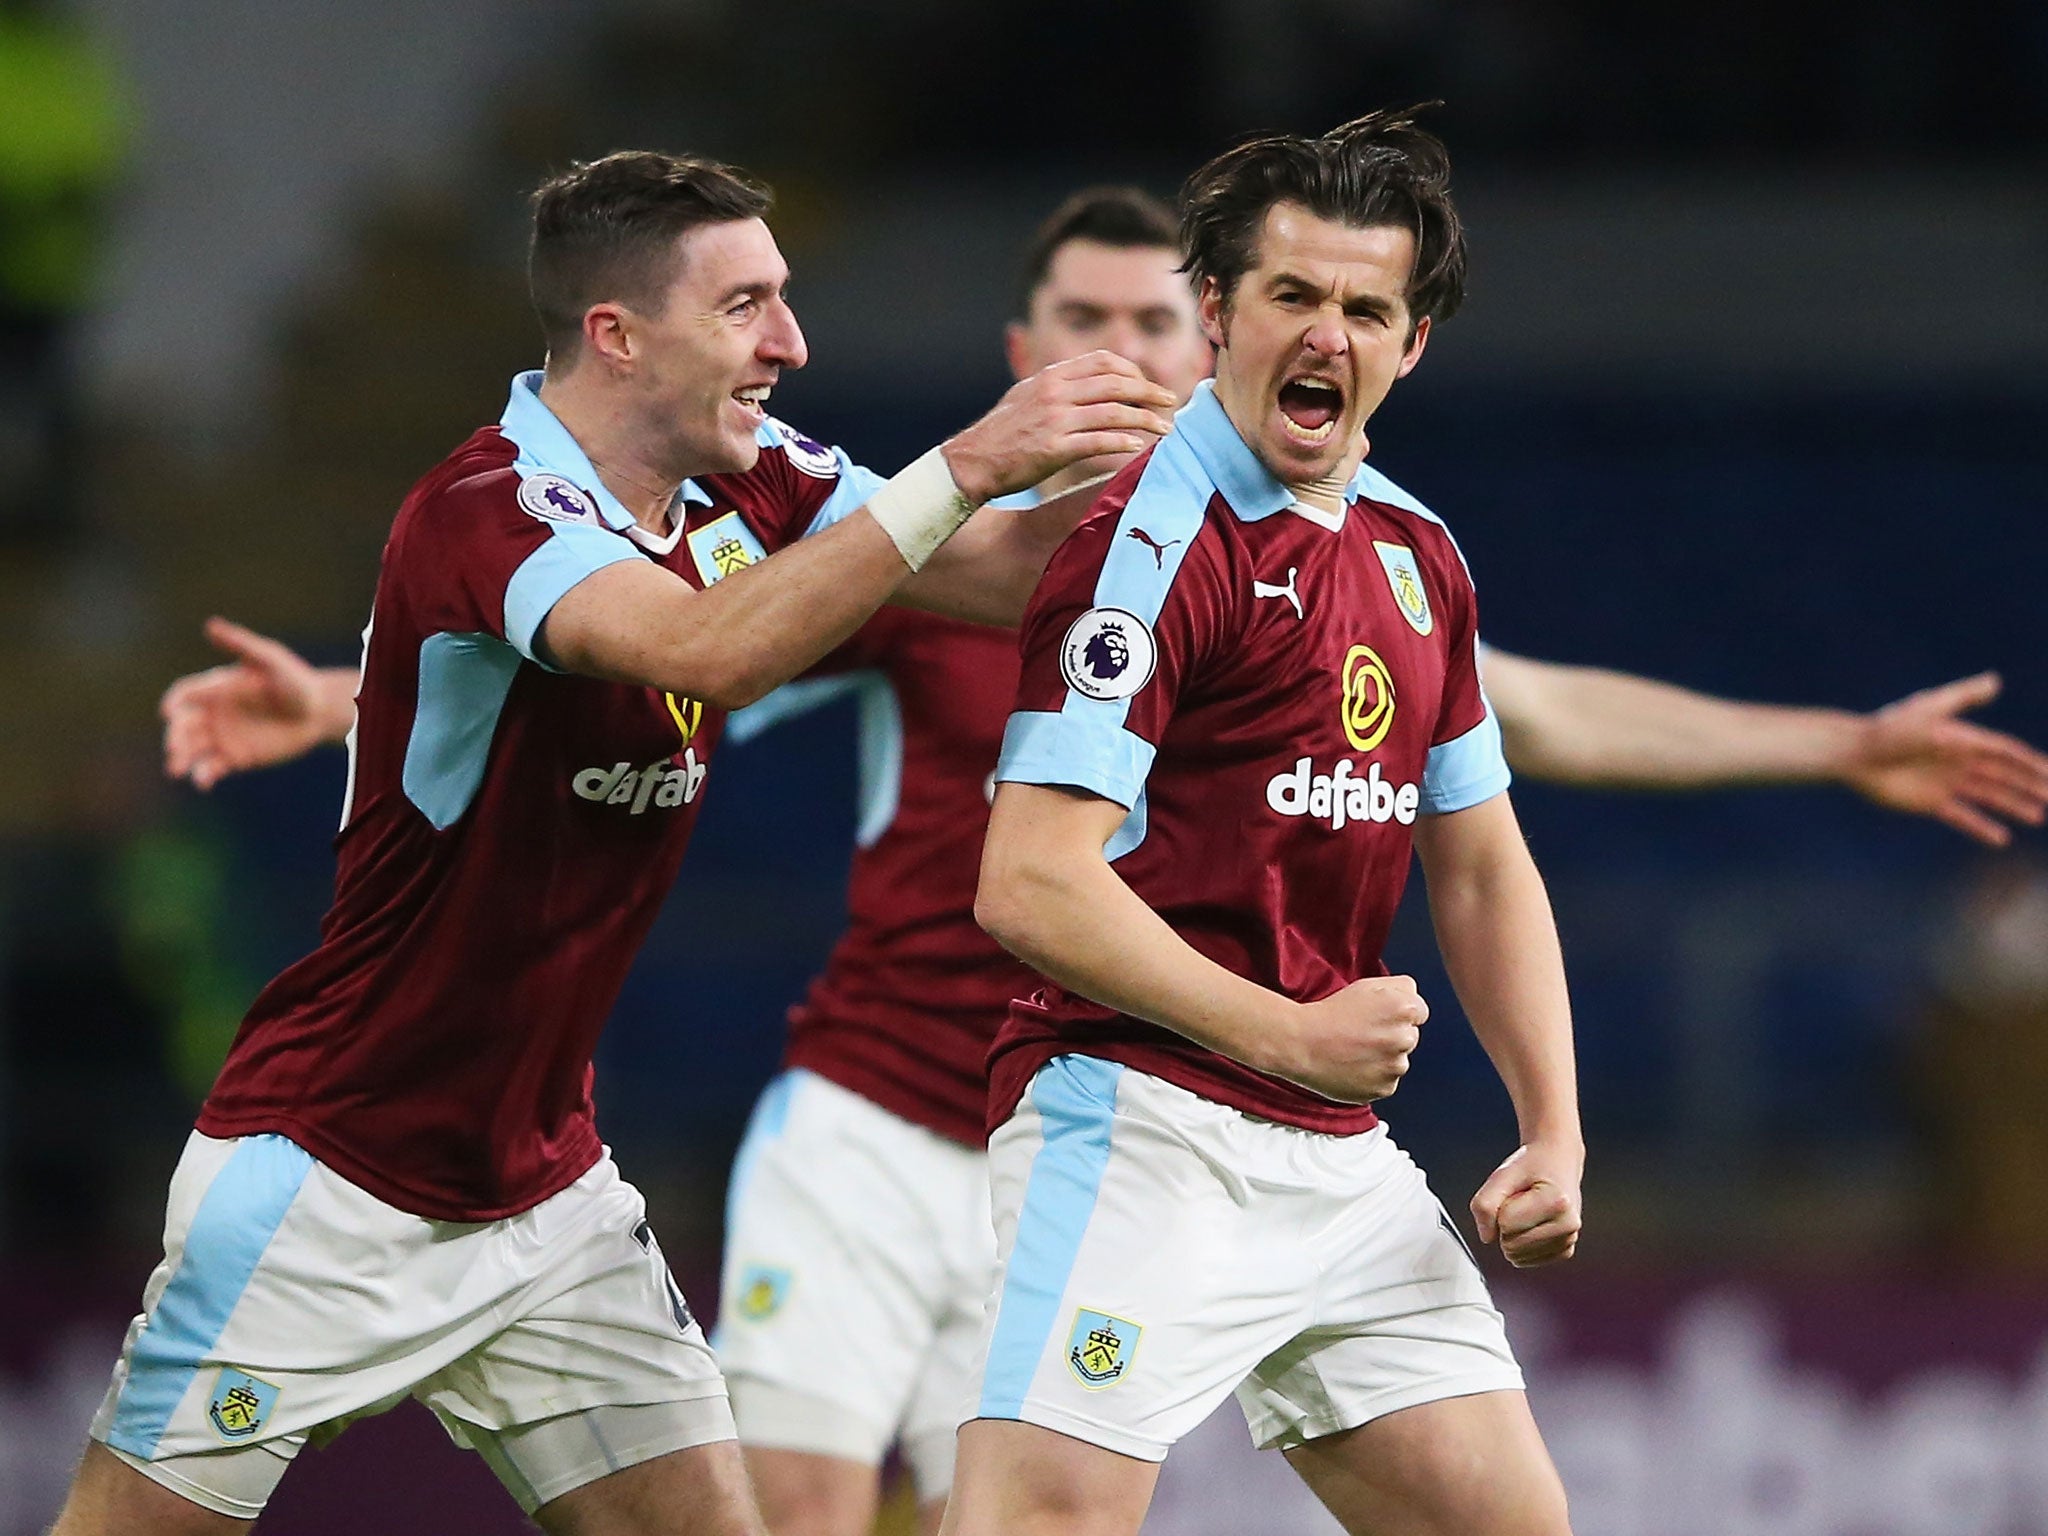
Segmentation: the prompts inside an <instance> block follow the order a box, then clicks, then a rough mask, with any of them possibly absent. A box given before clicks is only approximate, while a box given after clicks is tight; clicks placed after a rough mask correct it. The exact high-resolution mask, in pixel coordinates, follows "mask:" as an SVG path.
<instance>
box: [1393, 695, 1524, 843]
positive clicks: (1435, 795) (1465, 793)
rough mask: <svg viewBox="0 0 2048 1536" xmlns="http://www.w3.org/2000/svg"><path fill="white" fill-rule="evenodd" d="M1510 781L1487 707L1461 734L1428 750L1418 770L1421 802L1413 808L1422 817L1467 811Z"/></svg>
mask: <svg viewBox="0 0 2048 1536" xmlns="http://www.w3.org/2000/svg"><path fill="white" fill-rule="evenodd" d="M1512 778H1513V775H1512V774H1510V773H1509V772H1508V760H1507V758H1506V757H1505V756H1503V755H1502V752H1501V745H1500V722H1499V721H1498V720H1496V719H1495V718H1494V715H1493V710H1492V709H1491V708H1490V707H1489V708H1488V709H1487V711H1486V715H1485V717H1484V718H1483V719H1481V720H1480V722H1479V723H1478V724H1477V725H1475V726H1473V727H1472V729H1471V730H1469V731H1467V732H1466V733H1465V734H1464V735H1462V736H1456V737H1453V738H1452V739H1451V740H1449V741H1446V742H1440V743H1438V744H1437V745H1436V746H1433V747H1431V748H1430V749H1429V763H1428V765H1427V766H1426V767H1425V768H1424V769H1423V770H1422V801H1421V803H1420V804H1419V805H1418V806H1417V807H1416V809H1417V810H1418V811H1420V812H1421V813H1422V814H1423V815H1425V816H1445V815H1448V814H1449V813H1451V812H1452V811H1463V810H1468V809H1470V808H1471V807H1472V806H1475V805H1478V804H1479V803H1481V802H1482V801H1486V800H1491V799H1492V798H1493V797H1494V796H1495V795H1497V794H1499V793H1500V792H1501V791H1502V790H1504V789H1506V788H1507V787H1508V784H1509V782H1510V781H1511V779H1512Z"/></svg>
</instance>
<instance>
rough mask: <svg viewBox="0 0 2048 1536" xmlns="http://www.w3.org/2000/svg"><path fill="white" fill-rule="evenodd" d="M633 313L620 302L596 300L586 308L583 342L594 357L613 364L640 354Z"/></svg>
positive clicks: (622, 364) (622, 363) (629, 361)
mask: <svg viewBox="0 0 2048 1536" xmlns="http://www.w3.org/2000/svg"><path fill="white" fill-rule="evenodd" d="M635 341H636V338H635V337H634V335H633V324H632V313H631V311H629V310H627V309H626V308H625V307H624V306H623V305H619V304H593V305H591V306H590V308H588V309H586V310H585V311H584V312H583V346H584V350H585V351H586V352H587V353H588V354H589V355H590V356H592V357H595V358H598V359H599V360H601V361H602V362H604V363H607V364H609V365H610V366H612V367H614V368H623V367H628V366H630V365H631V364H632V363H633V362H634V361H635V360H636V358H637V355H638V354H637V348H636V347H635Z"/></svg>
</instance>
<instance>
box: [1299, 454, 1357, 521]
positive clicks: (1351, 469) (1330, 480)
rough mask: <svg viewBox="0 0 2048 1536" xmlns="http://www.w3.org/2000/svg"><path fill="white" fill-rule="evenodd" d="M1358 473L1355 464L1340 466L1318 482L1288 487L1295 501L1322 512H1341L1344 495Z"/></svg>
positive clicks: (1344, 499) (1313, 481)
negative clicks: (1352, 478)
mask: <svg viewBox="0 0 2048 1536" xmlns="http://www.w3.org/2000/svg"><path fill="white" fill-rule="evenodd" d="M1357 472H1358V466H1357V465H1356V464H1349V465H1344V464H1340V465H1338V466H1337V467H1336V468H1335V469H1333V470H1331V471H1330V473H1329V474H1327V475H1325V476H1323V477H1322V478H1321V479H1320V480H1311V481H1309V482H1308V483H1307V484H1305V485H1290V486H1288V487H1287V489H1288V490H1290V491H1292V492H1294V499H1295V500H1296V501H1301V502H1306V503H1308V505H1310V506H1312V507H1315V508H1318V509H1320V510H1321V511H1324V512H1331V513H1336V512H1342V511H1343V510H1344V507H1345V501H1346V496H1345V493H1346V492H1347V491H1349V490H1350V488H1351V477H1352V476H1353V475H1354V474H1356V473H1357Z"/></svg>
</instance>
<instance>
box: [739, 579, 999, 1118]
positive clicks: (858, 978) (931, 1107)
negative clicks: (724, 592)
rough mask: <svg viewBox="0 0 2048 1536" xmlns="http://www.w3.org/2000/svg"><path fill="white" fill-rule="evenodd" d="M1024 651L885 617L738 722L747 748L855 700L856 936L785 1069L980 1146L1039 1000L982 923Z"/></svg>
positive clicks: (801, 1024)
mask: <svg viewBox="0 0 2048 1536" xmlns="http://www.w3.org/2000/svg"><path fill="white" fill-rule="evenodd" d="M1016 693H1017V637H1016V634H1015V633H1014V632H1013V631H1010V630H1007V629H991V628H989V627H988V626H987V625H983V624H969V623H966V622H963V621H961V620H958V619H949V618H941V617H939V616H938V615H936V614H929V613H918V612H915V611H913V610H910V609H905V608H885V609H883V610H882V611H881V612H880V613H878V614H876V615H875V617H874V618H872V619H870V620H869V621H868V622H867V624H866V625H865V626H863V627H862V628H861V630H860V631H859V632H858V633H857V634H856V635H854V637H853V638H852V639H851V640H849V641H848V642H847V643H846V644H845V645H844V646H842V647H840V649H839V650H837V651H835V652H834V653H833V654H832V655H831V656H829V657H827V658H826V659H825V661H824V662H823V663H822V664H821V665H820V666H819V667H818V668H816V669H814V671H813V673H812V674H811V675H809V676H807V677H805V678H803V679H801V680H800V681H798V682H795V683H792V684H788V685H786V686H785V687H783V688H780V689H778V690H777V691H776V692H774V693H772V694H770V695H769V696H768V697H767V698H766V699H763V700H762V701H761V702H760V703H759V704H755V705H751V706H749V707H748V708H747V709H744V710H741V711H740V712H739V713H738V714H736V715H734V716H733V719H732V725H731V733H732V735H733V736H734V738H735V739H738V738H741V737H744V736H751V735H753V734H755V733H756V732H758V731H761V730H765V729H767V728H768V727H770V726H773V725H778V724H779V723H780V722H782V721H785V720H788V719H790V718H792V717H793V716H796V715H799V714H801V713H803V712H805V711H807V710H809V709H811V708H812V707H814V706H816V705H819V704H822V703H825V702H827V701H828V700H831V699H834V698H841V697H845V696H847V695H848V694H851V695H852V696H853V697H855V698H857V699H858V700H859V707H860V717H859V731H860V746H859V752H860V795H859V804H858V820H857V824H856V828H855V848H854V855H853V868H852V872H851V875H850V878H849V880H848V883H847V893H846V900H847V923H846V932H845V933H844V934H843V935H842V936H841V938H840V940H839V942H838V943H837V944H836V945H834V946H833V949H832V954H831V957H830V958H829V959H828V960H827V961H826V964H825V969H824V971H823V972H822V973H821V974H820V975H819V976H818V978H817V980H815V981H814V982H812V984H811V986H810V989H809V991H808V992H807V993H806V994H805V996H804V999H803V1001H802V1002H800V1003H798V1004H797V1005H796V1006H795V1007H794V1008H792V1009H791V1010H790V1012H789V1047H788V1051H787V1053H786V1055H785V1057H784V1062H785V1064H786V1065H788V1066H791V1067H803V1068H806V1069H808V1070H810V1071H813V1072H816V1073H818V1074H819V1075H820V1076H822V1077H826V1078H829V1079H831V1080H832V1081H833V1082H835V1083H838V1084H839V1085H840V1086H841V1087H844V1088H849V1089H851V1090H853V1091H854V1092H855V1093H858V1094H860V1095H862V1096H863V1097H864V1098H867V1099H869V1100H870V1101H872V1102H873V1103H876V1104H879V1105H880V1106H881V1107H882V1108H884V1109H886V1110H888V1111H889V1112H890V1113H891V1114H894V1115H899V1116H901V1117H902V1118H903V1119H905V1120H908V1121H910V1122H911V1123H912V1124H914V1125H921V1126H924V1127H925V1128H926V1129H927V1130H931V1131H936V1132H937V1133H938V1134H939V1135H941V1136H945V1137H948V1138H949V1139H951V1140H954V1141H958V1142H963V1143H966V1144H969V1145H972V1146H977V1147H978V1146H980V1145H981V1143H982V1140H983V1130H982V1126H983V1121H984V1119H985V1118H986V1116H987V1113H988V1077H987V1058H988V1049H989V1046H990V1044H991V1043H992V1042H993V1041H994V1039H995V1034H996V1029H997V1026H998V1025H1000V1024H1001V1023H1002V1020H1003V1018H1004V1016H1005V1014H1007V1013H1008V1011H1009V1006H1010V1001H1011V999H1013V998H1017V997H1022V996H1024V995H1025V994H1027V993H1029V992H1031V991H1032V990H1033V989H1034V988H1035V987H1037V986H1038V978H1037V977H1036V976H1034V975H1033V974H1032V973H1031V972H1030V971H1028V970H1027V969H1025V967H1023V966H1022V965H1020V964H1019V963H1018V962H1017V961H1016V960H1014V959H1012V958H1011V957H1010V955H1009V954H1008V952H1007V951H1005V950H1004V949H1003V948H1002V946H1000V945H999V944H997V943H996V942H995V940H993V939H991V938H990V937H989V936H988V935H987V934H985V933H983V932H982V931H981V928H980V926H979V925H978V924H977V923H976V922H975V921H974V889H975V884H976V881H977V879H978V877H979V874H980V870H981V844H982V839H983V837H984V836H985V835H986V833H987V831H988V800H989V793H990V791H991V789H992V788H993V787H994V775H995V765H996V754H997V751H998V749H999V747H1000V745H1001V743H1002V736H1003V724H1004V722H1005V721H1006V720H1007V719H1008V718H1009V713H1010V705H1011V702H1012V701H1013V700H1014V699H1015V697H1016Z"/></svg>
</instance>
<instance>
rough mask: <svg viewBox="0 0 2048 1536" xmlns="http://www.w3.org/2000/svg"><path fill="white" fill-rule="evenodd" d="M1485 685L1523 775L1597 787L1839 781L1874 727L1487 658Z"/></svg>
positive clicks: (1838, 714)
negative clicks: (1870, 728) (1868, 731)
mask: <svg viewBox="0 0 2048 1536" xmlns="http://www.w3.org/2000/svg"><path fill="white" fill-rule="evenodd" d="M1486 684H1487V692H1488V694H1489V696H1490V697H1491V698H1492V701H1493V705H1494V709H1495V712H1496V713H1497V714H1498V715H1499V717H1500V722H1501V733H1502V740H1503V744H1504V746H1505V748H1506V751H1507V757H1508V762H1509V763H1510V765H1511V766H1513V768H1514V769H1515V771H1516V772H1517V773H1522V774H1527V775H1528V776H1529V777H1531V778H1535V779H1545V780H1549V781H1551V782H1554V783H1561V784H1574V785H1579V786H1582V787H1586V788H1605V789H1651V790H1655V789H1674V790H1676V789H1704V788H1710V787H1712V786H1715V785H1723V784H1752V783H1771V782H1779V783H1799V782H1806V781H1813V780H1823V779H1838V778H1842V777H1844V776H1845V775H1846V774H1847V773H1848V771H1849V769H1850V768H1851V766H1852V765H1853V764H1854V763H1855V762H1856V760H1857V754H1858V751H1859V749H1860V748H1861V746H1862V744H1863V742H1864V737H1865V732H1866V731H1867V728H1868V725H1867V721H1866V720H1865V718H1864V717H1862V716H1860V715H1857V714H1854V713H1851V712H1849V711H1846V710H1835V709H1805V708H1794V707H1784V706H1778V705H1770V704H1746V703H1740V702H1737V701H1735V700H1731V699H1720V698H1714V697H1712V696H1710V695H1707V694H1703V693H1695V692H1693V691H1692V690H1690V689H1686V688H1680V687H1677V686H1675V685H1673V684H1670V683H1662V682H1657V681H1655V680H1653V679H1650V678H1645V677H1636V676H1633V675H1631V674H1629V673H1625V672H1611V671H1606V670H1604V669H1601V668H1597V667H1568V666H1559V665H1556V664H1554V663H1551V662H1541V661H1532V660H1530V659H1528V658H1527V657H1521V656H1509V655H1505V654H1502V653H1499V652H1491V653H1489V655H1488V658H1487V663H1486Z"/></svg>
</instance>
